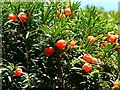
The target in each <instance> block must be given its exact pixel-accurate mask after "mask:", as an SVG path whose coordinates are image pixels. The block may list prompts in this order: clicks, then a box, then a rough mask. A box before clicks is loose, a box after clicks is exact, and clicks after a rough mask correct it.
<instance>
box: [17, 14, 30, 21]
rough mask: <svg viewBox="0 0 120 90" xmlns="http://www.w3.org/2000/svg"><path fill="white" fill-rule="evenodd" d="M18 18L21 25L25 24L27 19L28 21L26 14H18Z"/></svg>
mask: <svg viewBox="0 0 120 90" xmlns="http://www.w3.org/2000/svg"><path fill="white" fill-rule="evenodd" d="M18 17H19V19H20V21H21V22H22V23H24V22H26V21H27V19H28V16H27V14H26V13H23V12H21V13H19V15H18Z"/></svg>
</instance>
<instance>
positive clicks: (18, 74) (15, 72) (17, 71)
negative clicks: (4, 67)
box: [14, 67, 23, 76]
mask: <svg viewBox="0 0 120 90" xmlns="http://www.w3.org/2000/svg"><path fill="white" fill-rule="evenodd" d="M22 73H23V72H22V69H21V68H20V67H17V68H16V70H15V71H14V75H15V76H21V75H22Z"/></svg>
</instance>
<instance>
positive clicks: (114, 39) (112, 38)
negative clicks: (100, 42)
mask: <svg viewBox="0 0 120 90" xmlns="http://www.w3.org/2000/svg"><path fill="white" fill-rule="evenodd" d="M108 41H109V42H111V43H115V42H116V41H117V36H116V35H111V36H110V37H109V38H108Z"/></svg>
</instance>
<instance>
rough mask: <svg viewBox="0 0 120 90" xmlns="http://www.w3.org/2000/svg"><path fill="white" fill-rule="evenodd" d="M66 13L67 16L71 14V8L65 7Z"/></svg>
mask: <svg viewBox="0 0 120 90" xmlns="http://www.w3.org/2000/svg"><path fill="white" fill-rule="evenodd" d="M65 15H66V16H71V9H70V8H66V9H65Z"/></svg>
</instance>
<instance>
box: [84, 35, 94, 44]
mask: <svg viewBox="0 0 120 90" xmlns="http://www.w3.org/2000/svg"><path fill="white" fill-rule="evenodd" d="M86 40H87V42H88V43H89V44H91V43H93V42H94V41H95V38H94V37H93V36H88V37H87V38H86Z"/></svg>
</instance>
